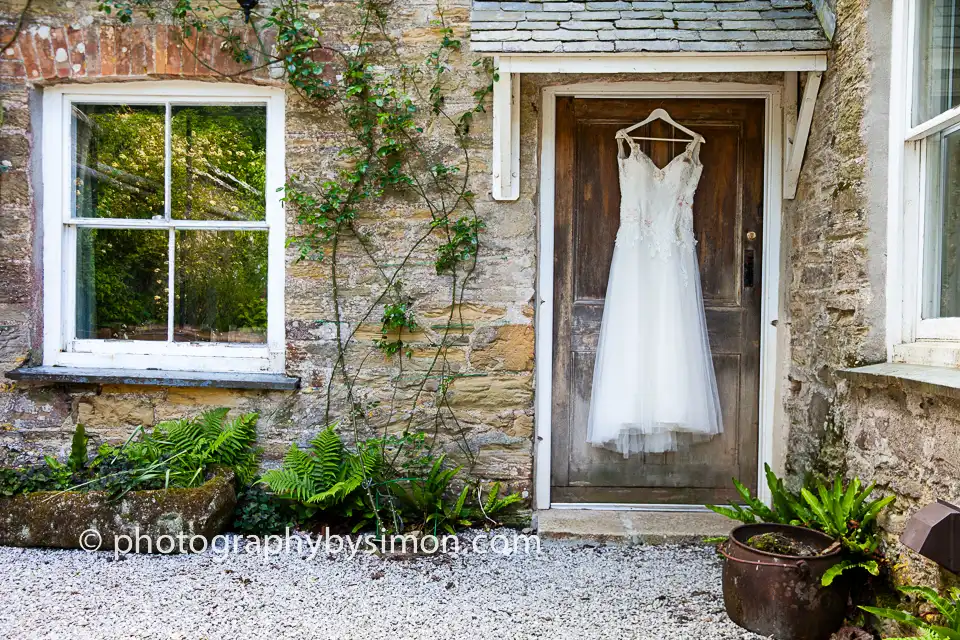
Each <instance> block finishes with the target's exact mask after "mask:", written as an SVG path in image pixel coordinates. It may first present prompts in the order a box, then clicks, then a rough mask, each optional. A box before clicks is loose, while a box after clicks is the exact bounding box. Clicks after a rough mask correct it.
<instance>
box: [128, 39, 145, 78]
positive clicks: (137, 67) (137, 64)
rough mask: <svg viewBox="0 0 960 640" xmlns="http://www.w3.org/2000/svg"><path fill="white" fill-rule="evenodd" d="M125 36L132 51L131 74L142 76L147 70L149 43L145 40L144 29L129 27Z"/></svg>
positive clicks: (129, 49)
mask: <svg viewBox="0 0 960 640" xmlns="http://www.w3.org/2000/svg"><path fill="white" fill-rule="evenodd" d="M124 37H125V40H126V42H127V47H128V51H129V52H130V75H132V76H142V75H144V74H146V72H147V43H146V42H144V40H143V38H144V29H143V28H139V27H138V28H134V27H127V28H126V29H124Z"/></svg>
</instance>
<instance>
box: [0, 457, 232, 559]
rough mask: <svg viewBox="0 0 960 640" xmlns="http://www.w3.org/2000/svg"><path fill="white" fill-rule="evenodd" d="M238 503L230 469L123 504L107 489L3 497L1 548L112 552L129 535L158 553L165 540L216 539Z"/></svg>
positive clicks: (128, 497) (136, 495)
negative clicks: (196, 484) (188, 485)
mask: <svg viewBox="0 0 960 640" xmlns="http://www.w3.org/2000/svg"><path fill="white" fill-rule="evenodd" d="M236 504H237V495H236V490H235V488H234V475H233V472H232V471H229V470H218V471H217V472H216V473H214V474H213V475H212V476H211V477H210V478H209V479H208V480H207V481H206V482H204V483H203V484H202V485H200V486H199V487H195V488H191V489H160V490H155V491H130V492H128V493H127V494H125V495H124V496H123V497H122V498H121V499H119V500H111V499H110V494H109V493H107V492H103V491H90V492H79V491H67V492H64V493H57V492H54V491H38V492H36V493H27V494H22V495H18V496H13V497H8V498H0V545H6V546H11V547H56V548H60V549H85V550H88V551H89V550H93V548H94V547H96V548H97V549H99V550H113V549H114V547H115V541H116V539H117V538H118V537H121V536H128V537H129V538H131V539H133V540H134V541H135V540H136V539H137V538H139V539H140V540H141V542H140V550H141V551H145V550H147V549H149V550H150V551H153V552H156V551H157V541H158V539H159V538H160V537H161V536H171V537H172V538H173V539H174V540H179V538H178V536H181V535H182V536H186V537H192V536H202V537H204V538H207V539H208V540H209V539H210V538H212V537H214V536H216V535H217V534H219V533H221V532H222V531H223V530H224V529H225V528H226V526H227V525H228V524H229V523H230V520H231V517H232V516H233V511H234V509H235V507H236ZM91 530H92V531H96V532H97V534H99V537H98V536H97V535H96V534H91V533H88V532H89V531H91ZM98 538H99V539H98ZM146 538H149V539H150V545H149V547H148V545H147V540H146ZM98 541H99V544H97V542H98ZM163 542H164V546H169V545H168V544H167V541H166V540H164V541H163ZM124 544H127V543H126V542H124ZM188 544H189V540H187V542H185V543H184V548H187V549H189V547H188V546H186V545H188ZM121 548H122V545H121ZM176 549H177V550H180V549H181V545H180V544H179V542H178V546H177V548H176ZM161 550H162V551H164V552H166V549H164V548H163V547H161Z"/></svg>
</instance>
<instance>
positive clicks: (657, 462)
mask: <svg viewBox="0 0 960 640" xmlns="http://www.w3.org/2000/svg"><path fill="white" fill-rule="evenodd" d="M657 107H663V108H665V109H666V110H667V111H668V112H669V113H670V114H671V116H673V118H674V119H675V120H676V121H677V122H680V123H681V124H683V125H684V126H686V127H689V128H690V129H693V130H694V131H698V132H700V133H701V134H703V136H704V137H705V138H706V140H707V142H706V144H704V145H703V146H702V148H701V151H700V158H701V160H702V162H703V176H702V178H701V180H700V185H699V187H698V189H697V193H696V197H695V199H694V204H693V216H694V230H695V233H696V238H697V242H698V244H697V253H698V257H699V262H700V278H701V283H702V287H703V298H704V306H705V309H706V317H707V328H708V332H709V335H710V346H711V350H712V353H713V363H714V368H715V370H716V374H717V384H718V386H719V391H720V403H721V408H722V412H723V426H724V432H723V434H722V435H720V436H718V437H716V438H714V439H713V440H711V441H709V442H705V443H700V444H697V445H694V446H693V447H692V448H690V449H688V450H686V451H678V452H671V453H665V454H646V455H636V456H631V457H630V458H628V459H625V458H624V457H623V456H622V455H620V454H617V453H616V452H612V451H608V450H605V449H598V448H596V447H593V446H592V445H590V444H588V443H587V442H586V437H587V415H588V411H589V407H590V389H591V380H592V377H593V361H594V356H595V351H596V346H597V338H598V337H599V331H600V319H601V317H602V315H603V302H604V295H605V293H606V286H607V276H608V274H609V271H610V261H611V258H612V255H613V245H614V239H615V237H616V232H617V227H618V225H619V220H620V186H619V178H618V173H617V145H616V141H615V139H614V134H615V133H616V131H617V130H618V129H621V128H624V127H627V126H629V125H631V124H634V123H636V122H639V121H640V120H643V119H644V118H646V117H647V115H649V113H650V112H651V111H652V110H653V109H655V108H657ZM763 120H764V105H763V101H760V100H722V99H709V100H699V99H691V100H687V99H675V100H648V99H643V100H629V99H622V100H621V99H616V100H610V99H580V98H560V99H558V100H557V132H556V153H557V157H556V205H555V206H556V209H555V225H556V226H555V231H554V233H555V256H554V278H555V283H554V326H553V333H554V335H553V337H554V354H553V359H554V362H553V372H554V373H553V376H554V378H553V423H552V450H553V455H552V470H551V475H552V481H551V484H552V496H551V500H552V501H553V502H621V503H675V504H704V503H714V502H722V501H725V500H726V499H728V498H733V497H735V495H736V494H735V492H734V491H733V487H732V485H731V482H730V479H731V477H737V478H740V479H741V480H742V481H743V482H744V483H745V484H746V485H747V486H748V487H750V488H751V489H752V490H755V489H756V480H757V442H758V425H759V371H760V300H761V295H760V288H761V287H760V285H761V283H760V273H761V266H762V265H761V251H760V248H761V246H762V241H763V230H762V229H761V222H762V219H763V216H762V197H763V130H764V126H763ZM633 133H634V135H644V136H652V137H663V138H671V137H673V138H678V137H686V136H683V135H678V133H679V132H677V131H674V130H673V128H672V127H670V126H669V125H667V124H666V123H663V122H660V121H657V122H654V123H653V124H651V125H648V126H647V127H644V128H642V129H638V130H636V131H634V132H633ZM641 147H642V148H643V150H644V151H645V152H646V153H647V154H648V155H650V156H651V158H653V160H654V162H655V163H656V164H657V165H658V166H660V167H662V166H664V165H665V164H666V163H667V162H668V161H669V160H670V159H671V158H672V157H673V156H675V155H677V154H678V153H680V152H681V151H683V149H684V143H674V142H649V141H645V142H642V143H641ZM637 328H638V330H639V331H642V330H643V325H642V319H638V327H637Z"/></svg>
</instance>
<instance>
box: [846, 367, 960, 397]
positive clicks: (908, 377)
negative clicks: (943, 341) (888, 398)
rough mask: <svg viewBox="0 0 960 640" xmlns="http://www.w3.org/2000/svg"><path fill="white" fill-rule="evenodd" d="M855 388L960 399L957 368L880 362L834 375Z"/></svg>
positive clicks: (959, 380)
mask: <svg viewBox="0 0 960 640" xmlns="http://www.w3.org/2000/svg"><path fill="white" fill-rule="evenodd" d="M837 373H838V374H839V375H840V376H841V377H843V378H846V379H847V380H849V381H850V382H851V383H853V384H854V385H856V386H864V387H868V386H883V387H894V388H897V389H901V390H903V391H907V392H914V393H920V394H927V395H931V394H932V395H938V396H948V397H953V398H960V369H958V368H952V367H934V366H931V365H923V364H904V363H899V362H883V363H880V364H871V365H868V366H866V367H856V368H853V369H841V370H840V371H838V372H837Z"/></svg>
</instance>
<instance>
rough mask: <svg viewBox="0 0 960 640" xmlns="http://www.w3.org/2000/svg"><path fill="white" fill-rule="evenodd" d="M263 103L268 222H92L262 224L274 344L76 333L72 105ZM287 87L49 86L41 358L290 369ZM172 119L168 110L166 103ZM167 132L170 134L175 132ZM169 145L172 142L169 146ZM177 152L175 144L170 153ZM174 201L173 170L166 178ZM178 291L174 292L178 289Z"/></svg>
mask: <svg viewBox="0 0 960 640" xmlns="http://www.w3.org/2000/svg"><path fill="white" fill-rule="evenodd" d="M74 102H82V103H87V104H89V103H104V104H161V105H162V104H167V105H169V104H260V105H265V106H266V110H267V143H266V189H265V191H266V193H265V196H266V217H265V220H263V221H252V222H237V221H223V222H216V223H213V224H211V223H209V222H206V221H196V220H164V221H157V220H118V219H107V218H100V219H96V221H94V222H92V223H91V221H90V220H87V219H85V220H84V223H83V226H86V227H96V228H124V229H133V228H158V229H196V228H204V229H211V230H241V229H243V230H264V231H267V232H268V234H269V236H268V240H267V340H266V344H256V345H251V344H244V343H187V342H182V343H181V342H169V341H164V342H160V341H145V340H144V341H137V340H100V339H83V340H80V339H76V338H75V337H74V336H75V335H76V334H75V321H76V314H75V290H76V239H75V238H76V229H77V226H76V221H75V220H74V219H72V213H73V212H72V211H71V198H70V197H69V194H70V191H69V189H70V185H69V182H70V176H71V161H72V158H71V157H70V146H71V145H70V144H69V141H70V139H71V133H70V132H71V120H70V116H71V105H72V104H73V103H74ZM284 109H285V96H284V92H283V90H282V89H279V88H273V87H260V86H253V85H243V84H234V83H213V82H197V81H186V80H173V81H145V82H126V83H111V84H89V85H65V86H59V87H49V88H46V89H44V90H43V118H42V124H43V128H42V130H41V136H42V156H41V160H42V171H43V287H44V288H43V296H44V300H43V313H44V327H43V364H44V365H46V366H61V367H75V368H84V369H90V368H93V369H97V368H102V369H139V370H144V369H157V370H172V371H201V372H211V373H213V372H221V373H282V372H283V371H284V364H285V363H284V352H285V338H284V300H283V294H284V231H285V226H284V225H285V219H284V210H283V201H282V193H281V191H280V189H282V188H283V185H284V180H285V176H286V173H285V169H284ZM167 113H168V118H169V108H168V109H167ZM168 135H169V134H168ZM168 147H169V144H168ZM167 155H169V149H168V153H167ZM166 188H167V190H168V194H167V196H168V197H167V200H168V201H169V188H170V185H169V177H168V181H167V187H166ZM171 295H172V292H171Z"/></svg>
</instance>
